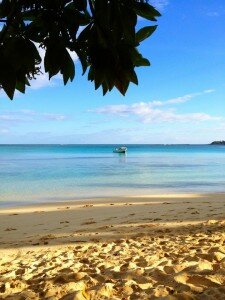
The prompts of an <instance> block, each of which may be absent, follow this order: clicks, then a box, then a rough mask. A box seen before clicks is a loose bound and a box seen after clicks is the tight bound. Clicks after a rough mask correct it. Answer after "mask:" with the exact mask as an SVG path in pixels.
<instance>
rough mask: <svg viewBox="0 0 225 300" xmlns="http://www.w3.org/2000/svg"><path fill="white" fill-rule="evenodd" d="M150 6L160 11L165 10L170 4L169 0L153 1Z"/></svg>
mask: <svg viewBox="0 0 225 300" xmlns="http://www.w3.org/2000/svg"><path fill="white" fill-rule="evenodd" d="M150 4H151V5H152V6H154V7H155V8H157V9H159V10H163V9H164V8H165V7H166V6H167V5H168V4H169V1H168V0H151V1H150Z"/></svg>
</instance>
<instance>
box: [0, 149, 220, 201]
mask: <svg viewBox="0 0 225 300" xmlns="http://www.w3.org/2000/svg"><path fill="white" fill-rule="evenodd" d="M116 146H118V145H1V146H0V206H9V205H15V203H17V204H27V203H29V202H30V203H33V202H36V203H37V202H42V201H44V202H46V201H48V202H49V201H57V200H58V201H60V200H70V199H76V198H77V199H78V198H84V197H101V196H102V197H104V196H116V195H140V194H157V193H191V192H204V193H208V192H225V146H210V145H128V153H127V155H124V154H116V153H112V150H113V148H114V147H116Z"/></svg>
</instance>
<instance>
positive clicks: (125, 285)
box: [0, 194, 225, 300]
mask: <svg viewBox="0 0 225 300" xmlns="http://www.w3.org/2000/svg"><path fill="white" fill-rule="evenodd" d="M0 299H49V300H53V299H65V300H66V299H67V300H69V299H71V300H72V299H73V300H78V299H80V300H84V299H94V300H95V299H96V300H97V299H127V300H129V299H171V300H172V299H202V300H203V299H218V300H219V299H221V300H222V299H225V195H224V194H210V195H197V194H196V195H161V196H142V197H122V198H119V197H116V198H106V199H87V200H85V201H83V200H82V201H73V202H72V201H71V202H64V203H55V204H42V205H33V206H29V207H18V208H10V209H5V208H4V209H2V210H1V211H0Z"/></svg>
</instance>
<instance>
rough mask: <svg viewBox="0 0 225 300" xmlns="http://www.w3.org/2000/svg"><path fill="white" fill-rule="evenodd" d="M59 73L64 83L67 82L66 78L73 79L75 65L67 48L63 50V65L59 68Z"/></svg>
mask: <svg viewBox="0 0 225 300" xmlns="http://www.w3.org/2000/svg"><path fill="white" fill-rule="evenodd" d="M61 73H62V75H63V81H64V85H66V84H67V82H68V80H69V79H70V81H73V79H74V76H75V66H74V62H73V60H72V58H71V57H70V55H69V53H68V51H67V50H65V53H64V58H63V66H62V69H61Z"/></svg>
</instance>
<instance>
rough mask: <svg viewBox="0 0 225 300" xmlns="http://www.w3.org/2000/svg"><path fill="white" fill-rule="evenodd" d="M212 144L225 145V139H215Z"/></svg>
mask: <svg viewBox="0 0 225 300" xmlns="http://www.w3.org/2000/svg"><path fill="white" fill-rule="evenodd" d="M210 145H224V146H225V141H214V142H212V143H211V144H210Z"/></svg>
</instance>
